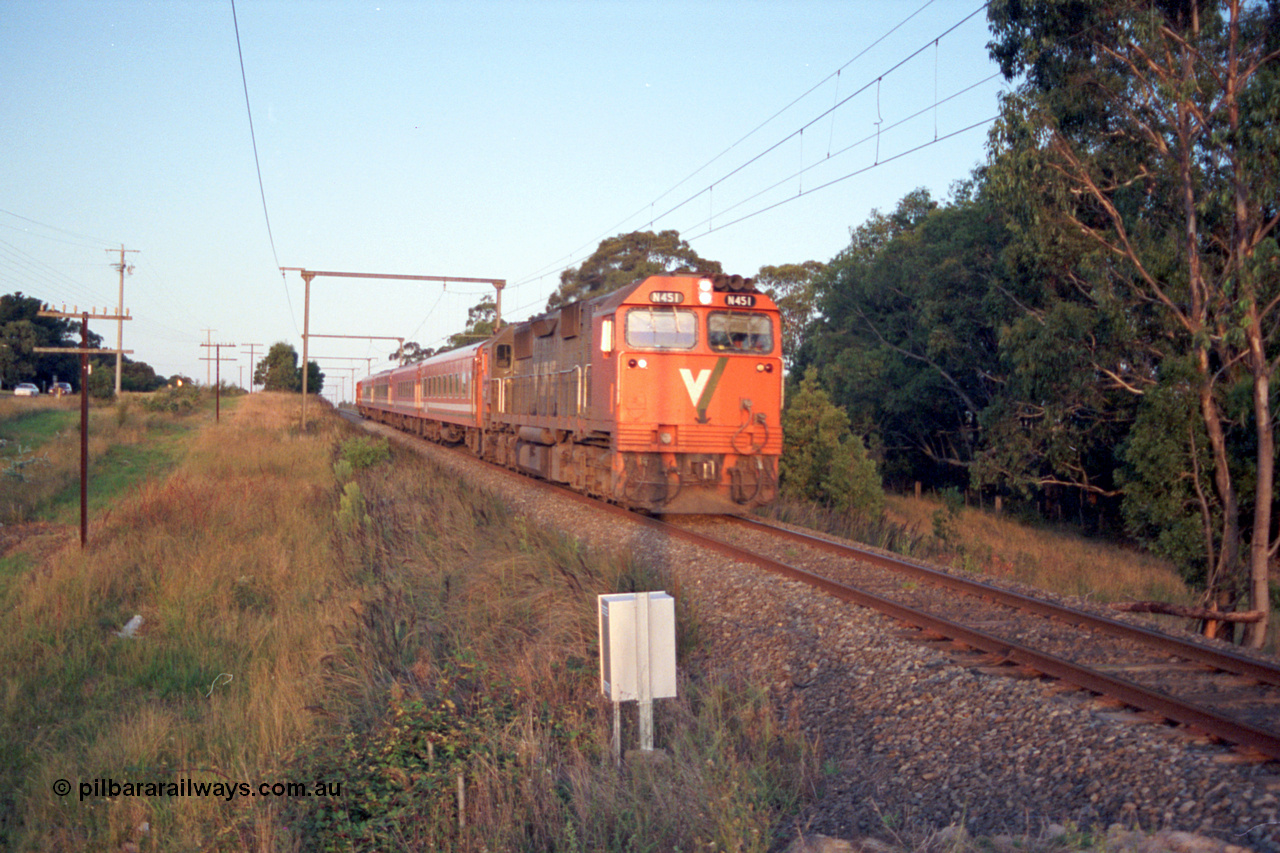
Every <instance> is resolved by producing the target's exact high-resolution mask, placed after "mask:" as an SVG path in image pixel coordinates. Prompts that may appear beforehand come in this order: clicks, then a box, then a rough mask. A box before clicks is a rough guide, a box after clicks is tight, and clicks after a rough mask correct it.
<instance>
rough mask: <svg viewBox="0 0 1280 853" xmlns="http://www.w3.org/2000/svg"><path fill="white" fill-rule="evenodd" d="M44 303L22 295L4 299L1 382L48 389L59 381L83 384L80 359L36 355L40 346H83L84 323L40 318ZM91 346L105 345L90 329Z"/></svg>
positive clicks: (0, 303) (0, 317)
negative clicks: (82, 328) (28, 384)
mask: <svg viewBox="0 0 1280 853" xmlns="http://www.w3.org/2000/svg"><path fill="white" fill-rule="evenodd" d="M40 308H41V302H40V300H39V299H37V298H35V297H34V296H24V295H23V294H22V293H21V292H17V293H10V294H6V295H4V296H0V383H3V384H4V385H5V386H6V387H9V388H12V387H13V386H14V385H16V384H17V383H19V382H35V383H37V384H39V385H40V386H42V387H47V386H48V385H49V383H50V382H53V381H54V379H55V377H56V379H58V380H60V381H63V382H74V383H79V381H80V358H79V357H78V356H75V355H51V354H45V353H36V352H33V350H34V349H35V348H36V347H63V346H65V347H78V346H80V324H79V323H75V322H73V321H71V320H64V319H62V318H59V317H40V316H37V315H38V314H39V312H40ZM89 346H91V347H99V346H102V336H101V335H99V334H98V333H97V332H94V331H93V330H92V329H90V330H89Z"/></svg>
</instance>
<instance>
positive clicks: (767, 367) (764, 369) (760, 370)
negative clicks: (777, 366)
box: [756, 364, 773, 373]
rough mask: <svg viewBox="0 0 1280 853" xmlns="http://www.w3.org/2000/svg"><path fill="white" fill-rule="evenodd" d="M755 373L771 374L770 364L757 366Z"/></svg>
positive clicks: (771, 366)
mask: <svg viewBox="0 0 1280 853" xmlns="http://www.w3.org/2000/svg"><path fill="white" fill-rule="evenodd" d="M756 373H773V365H772V364H757V365H756Z"/></svg>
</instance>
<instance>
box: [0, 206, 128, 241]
mask: <svg viewBox="0 0 1280 853" xmlns="http://www.w3.org/2000/svg"><path fill="white" fill-rule="evenodd" d="M0 213H3V214H5V215H6V216H12V217H13V218H14V219H21V220H22V221H23V222H30V223H31V224H32V225H39V226H40V227H41V228H48V229H49V230H51V231H58V232H61V233H63V234H67V235H69V236H71V237H79V238H80V239H81V240H90V241H92V242H93V243H94V244H95V245H93V246H92V247H86V248H94V249H104V248H107V244H109V243H110V242H111V241H110V240H103V239H102V238H101V237H94V236H92V235H90V234H80V233H78V232H75V231H68V230H67V229H66V228H59V227H58V226H56V225H49V224H48V223H46V222H39V221H37V220H35V219H32V218H30V217H28V216H23V215H22V214H20V213H14V212H13V211H11V210H0ZM27 233H30V232H27ZM33 236H36V237H44V238H45V239H46V240H52V239H54V238H52V237H49V236H47V235H45V234H35V235H33Z"/></svg>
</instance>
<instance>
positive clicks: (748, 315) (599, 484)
mask: <svg viewBox="0 0 1280 853" xmlns="http://www.w3.org/2000/svg"><path fill="white" fill-rule="evenodd" d="M780 340H781V334H780V329H779V327H778V312H777V308H776V307H775V306H774V305H773V303H772V301H771V300H770V299H769V297H768V296H767V295H765V294H760V293H756V292H754V289H753V288H752V287H751V285H750V282H749V280H743V279H740V278H736V277H735V278H730V277H718V278H711V277H703V276H696V275H687V276H686V275H679V276H654V277H650V278H649V279H646V280H644V281H642V282H638V283H636V284H633V285H631V286H629V287H626V288H622V289H620V290H618V291H615V292H613V293H611V294H608V295H606V296H603V297H597V298H595V299H590V300H586V301H583V302H578V303H573V304H571V305H567V306H564V307H562V308H560V309H558V310H557V311H554V312H552V313H549V314H547V315H544V316H541V317H537V318H534V319H532V320H529V321H526V322H523V323H518V324H514V325H510V326H506V327H504V328H502V329H501V330H500V331H499V332H498V333H497V334H496V335H495V336H494V337H492V338H490V339H489V340H488V341H485V342H484V343H481V344H477V345H474V346H471V347H467V348H465V349H462V350H456V351H453V352H449V353H443V354H441V355H438V356H434V357H432V358H430V359H427V360H426V361H424V362H422V363H420V364H417V365H409V366H407V367H401V368H395V369H393V370H390V371H384V372H383V373H380V374H377V375H376V376H372V377H369V378H367V379H365V380H363V381H362V382H361V383H360V384H359V385H358V391H357V395H358V400H359V409H360V412H361V414H363V415H365V416H366V417H371V418H374V419H377V420H381V421H383V422H386V423H390V424H393V425H396V426H399V427H400V428H403V429H408V430H409V431H411V432H414V433H416V434H420V435H423V436H425V437H427V438H430V439H432V440H435V441H440V442H444V443H449V444H465V445H466V446H467V447H468V448H469V449H470V450H471V451H472V452H473V453H475V454H476V455H478V456H480V457H481V458H484V459H487V460H489V461H491V462H494V463H497V464H500V465H504V466H506V467H508V468H511V469H514V470H518V471H522V472H524V473H527V474H530V475H533V476H536V477H540V478H543V479H546V480H549V481H552V482H557V483H563V484H566V485H568V486H569V487H570V488H572V489H574V490H576V491H579V492H582V493H584V494H588V495H591V496H594V497H598V498H602V499H605V500H609V501H612V502H615V503H618V504H621V505H623V506H628V507H632V508H636V509H642V510H646V511H651V512H657V513H666V512H698V513H702V512H717V513H718V512H738V513H740V512H744V511H746V510H748V509H750V508H751V507H754V506H759V505H761V504H764V503H767V502H769V501H770V500H772V499H773V497H774V496H775V493H776V487H777V459H778V456H779V454H780V453H781V450H782V429H781V407H782V362H781V353H780V351H779V347H780V344H779V341H780Z"/></svg>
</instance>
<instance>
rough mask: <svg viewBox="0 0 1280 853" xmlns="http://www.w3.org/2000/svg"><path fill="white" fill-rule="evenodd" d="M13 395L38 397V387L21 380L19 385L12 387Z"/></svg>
mask: <svg viewBox="0 0 1280 853" xmlns="http://www.w3.org/2000/svg"><path fill="white" fill-rule="evenodd" d="M13 396H15V397H39V396H40V389H39V388H37V387H36V386H34V385H32V384H31V383H30V382H23V383H22V384H21V385H19V386H17V387H16V388H14V389H13Z"/></svg>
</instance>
